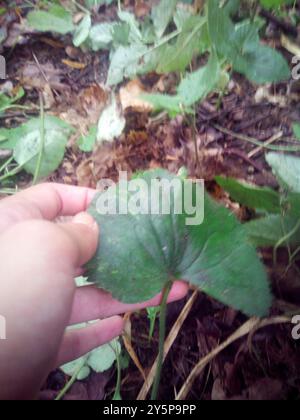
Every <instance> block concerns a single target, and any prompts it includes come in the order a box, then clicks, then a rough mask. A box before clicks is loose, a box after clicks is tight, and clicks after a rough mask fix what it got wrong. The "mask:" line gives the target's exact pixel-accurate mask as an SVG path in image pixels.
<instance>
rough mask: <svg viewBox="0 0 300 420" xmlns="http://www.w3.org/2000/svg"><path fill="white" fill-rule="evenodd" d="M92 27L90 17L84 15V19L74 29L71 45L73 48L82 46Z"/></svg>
mask: <svg viewBox="0 0 300 420" xmlns="http://www.w3.org/2000/svg"><path fill="white" fill-rule="evenodd" d="M91 26H92V20H91V16H90V15H85V16H84V18H83V19H82V20H81V22H80V23H79V25H78V26H77V27H76V29H75V32H74V35H73V44H74V45H75V47H79V46H80V45H81V44H83V43H84V42H85V41H86V40H87V38H88V36H89V33H90V29H91Z"/></svg>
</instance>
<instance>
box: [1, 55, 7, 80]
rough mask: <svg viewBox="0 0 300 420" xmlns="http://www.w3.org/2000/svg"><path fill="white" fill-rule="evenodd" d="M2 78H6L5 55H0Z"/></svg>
mask: <svg viewBox="0 0 300 420" xmlns="http://www.w3.org/2000/svg"><path fill="white" fill-rule="evenodd" d="M0 79H6V61H5V58H4V57H3V55H0Z"/></svg>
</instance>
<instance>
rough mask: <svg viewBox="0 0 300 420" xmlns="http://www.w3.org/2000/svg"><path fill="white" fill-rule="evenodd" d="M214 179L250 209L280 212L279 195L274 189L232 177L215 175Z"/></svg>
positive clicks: (232, 196) (234, 198)
mask: <svg viewBox="0 0 300 420" xmlns="http://www.w3.org/2000/svg"><path fill="white" fill-rule="evenodd" d="M216 181H217V183H218V184H219V185H220V186H221V187H222V188H224V190H226V191H228V192H229V194H230V196H231V198H233V200H235V201H237V202H238V203H240V204H242V205H244V206H247V207H249V208H251V209H256V210H261V211H266V212H268V213H280V210H281V208H280V197H279V194H278V193H277V192H275V191H274V190H271V189H270V188H261V187H257V186H255V185H251V184H247V183H245V182H239V181H237V180H235V179H233V178H223V177H220V176H218V177H216Z"/></svg>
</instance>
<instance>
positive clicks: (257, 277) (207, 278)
mask: <svg viewBox="0 0 300 420" xmlns="http://www.w3.org/2000/svg"><path fill="white" fill-rule="evenodd" d="M153 179H158V180H161V182H163V181H165V180H168V181H169V182H173V181H174V180H177V181H178V180H180V182H181V183H182V185H184V186H185V185H186V184H185V183H186V182H188V181H187V180H182V179H181V178H177V177H175V176H174V175H171V174H170V173H168V172H166V171H163V170H156V171H149V172H145V173H144V174H141V175H139V177H138V178H137V179H135V180H132V181H130V182H129V190H130V191H133V190H134V188H135V189H136V188H137V187H136V181H139V180H142V181H146V183H147V185H148V186H149V187H150V186H151V182H152V180H153ZM133 183H135V184H134V185H133ZM190 183H191V181H190ZM118 190H119V189H118V188H114V187H111V188H109V189H108V190H107V191H106V192H103V193H100V195H98V197H96V199H95V200H94V202H93V203H92V205H91V207H90V209H89V212H90V213H91V214H92V215H93V216H94V217H95V219H96V220H97V222H98V223H99V225H100V229H101V241H100V242H101V244H100V246H99V248H98V251H97V254H96V256H95V257H94V259H93V260H92V261H91V262H90V263H89V264H88V267H87V268H88V273H87V275H88V277H89V281H91V282H93V283H96V284H97V285H98V286H100V287H102V288H104V289H106V290H108V291H109V292H111V293H112V295H113V296H114V297H115V298H117V299H119V300H121V301H123V302H126V303H136V302H141V301H144V300H147V299H150V298H151V297H153V296H154V295H155V294H157V293H159V292H160V291H161V290H162V288H163V287H164V285H165V284H166V282H168V281H169V280H170V279H174V278H177V279H184V280H186V281H189V282H191V283H192V284H194V285H196V286H198V287H199V288H201V289H202V290H203V291H205V292H206V293H208V294H209V295H211V296H213V297H215V298H216V299H219V300H220V301H221V302H223V303H225V304H228V305H231V306H233V307H234V308H236V309H239V310H242V311H243V312H245V313H247V314H251V315H258V316H262V315H265V314H266V313H267V311H268V308H269V305H270V302H271V296H270V291H269V286H268V282H267V279H266V273H265V270H264V267H263V265H262V263H261V262H260V260H259V258H258V256H257V254H256V251H255V249H254V248H253V247H252V246H251V245H250V244H249V243H248V240H247V236H246V234H245V231H244V228H243V226H242V225H241V224H240V223H239V222H238V221H237V220H236V218H235V217H234V215H232V214H231V213H230V212H229V211H228V210H227V209H225V208H223V207H221V206H219V205H218V204H217V203H215V202H214V201H213V200H212V199H211V198H210V197H209V196H208V195H205V199H204V210H205V217H204V222H203V223H202V224H199V225H188V224H186V218H187V217H188V215H187V213H186V212H185V211H184V212H182V214H176V211H175V209H176V208H178V207H177V205H178V203H179V202H182V196H181V195H180V194H176V193H175V189H170V190H169V193H170V191H171V194H170V195H169V200H170V212H169V214H153V212H152V214H134V213H133V212H131V213H130V212H129V214H104V212H103V211H102V214H100V213H99V210H100V209H99V201H98V200H100V202H101V203H102V204H103V202H105V201H106V200H108V198H109V197H110V196H114V197H119V195H118V193H117V194H116V192H118ZM199 190H201V188H200V187H199V186H198V185H197V184H195V183H194V184H192V191H193V200H195V198H196V197H199V196H201V194H200V195H199V194H198V193H199ZM127 194H128V195H127V197H126V199H127V200H128V201H129V202H130V200H134V201H136V200H137V196H136V195H135V194H138V196H139V199H140V200H141V201H142V202H143V203H144V206H146V207H147V206H149V207H150V206H151V205H152V204H153V203H152V202H151V200H150V199H149V197H150V196H151V195H150V194H148V195H147V197H146V196H143V195H142V196H141V195H140V194H141V191H139V193H135V194H134V193H130V192H128V193H127ZM197 194H198V195H197ZM120 197H121V199H120ZM120 197H119V201H118V206H120V205H121V202H122V201H123V200H124V197H123V198H122V196H120ZM159 197H160V199H159V200H160V203H159V204H161V202H162V199H167V197H166V190H163V189H162V190H161V194H160V196H159ZM128 201H127V202H128ZM198 206H199V203H198ZM200 206H201V203H200ZM146 207H143V208H146ZM184 208H185V207H184ZM198 210H199V207H197V211H198ZM111 213H112V212H111ZM189 214H190V213H189Z"/></svg>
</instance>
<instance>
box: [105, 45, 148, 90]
mask: <svg viewBox="0 0 300 420" xmlns="http://www.w3.org/2000/svg"><path fill="white" fill-rule="evenodd" d="M147 50H148V48H147V47H146V46H145V45H143V44H132V45H130V46H129V47H124V46H120V47H118V48H117V50H116V51H115V52H114V53H113V54H112V56H111V62H110V67H109V71H108V76H107V82H106V83H107V85H108V86H113V85H117V84H118V83H121V82H122V81H123V79H124V78H125V77H128V78H130V77H132V76H134V75H135V74H136V72H137V69H138V66H139V62H140V59H141V58H142V57H143V56H144V54H145V53H146V52H147Z"/></svg>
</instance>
